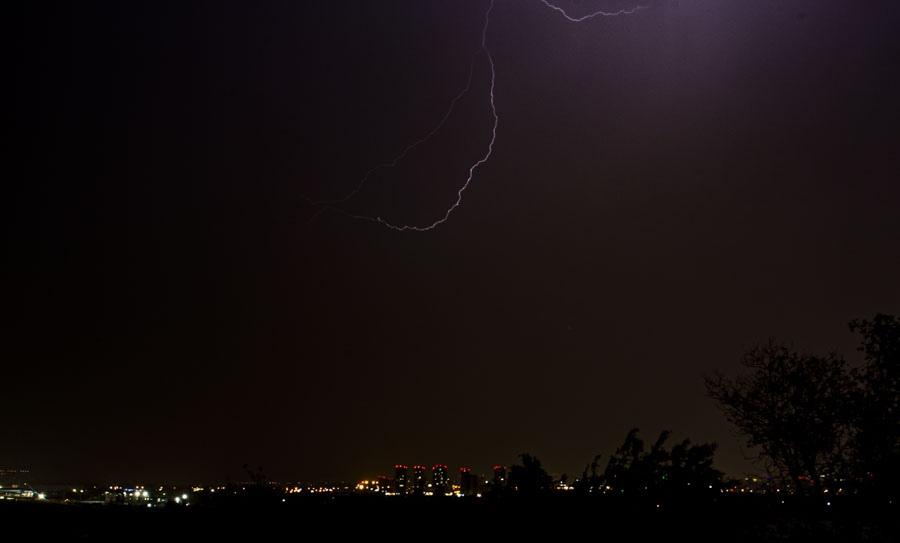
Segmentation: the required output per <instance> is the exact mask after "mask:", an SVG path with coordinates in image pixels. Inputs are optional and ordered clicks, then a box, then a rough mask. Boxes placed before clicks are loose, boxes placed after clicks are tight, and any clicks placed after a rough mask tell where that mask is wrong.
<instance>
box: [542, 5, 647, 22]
mask: <svg viewBox="0 0 900 543" xmlns="http://www.w3.org/2000/svg"><path fill="white" fill-rule="evenodd" d="M540 2H541V3H542V4H544V5H545V6H547V7H548V8H550V9H552V10H553V11H556V12H558V13H559V14H560V15H562V16H563V17H564V18H565V19H566V20H567V21H570V22H573V23H580V22H582V21H587V20H588V19H593V18H594V17H619V16H621V15H634V14H635V13H637V12H639V11H641V10H643V9H648V8H649V6H635V7H633V8H629V9H620V10H619V11H602V10H599V11H595V12H593V13H588V14H587V15H582V16H581V17H572V16H571V15H569V14H568V13H567V12H566V10H564V9H563V8H561V7H559V6H557V5H556V4H553V3H551V2H548V1H547V0H540Z"/></svg>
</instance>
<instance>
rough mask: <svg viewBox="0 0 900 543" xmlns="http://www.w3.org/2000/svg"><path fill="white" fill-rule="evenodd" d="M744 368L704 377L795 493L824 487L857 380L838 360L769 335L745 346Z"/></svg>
mask: <svg viewBox="0 0 900 543" xmlns="http://www.w3.org/2000/svg"><path fill="white" fill-rule="evenodd" d="M741 364H742V365H743V366H744V367H745V368H747V369H749V370H751V371H750V373H749V374H744V375H739V376H737V377H735V378H731V379H729V378H726V377H724V376H723V375H721V374H715V375H712V376H708V377H706V378H705V384H706V390H707V393H708V395H709V396H710V397H711V398H712V399H713V400H715V402H716V404H717V405H718V407H719V408H720V409H721V410H722V412H723V413H724V414H725V417H726V418H727V419H728V420H729V421H730V422H731V423H732V424H734V425H735V426H736V427H737V428H738V429H739V430H740V431H741V433H743V434H744V436H745V437H746V443H747V445H748V446H750V447H752V448H755V449H756V450H758V451H759V455H758V457H757V458H758V459H759V460H761V461H763V464H764V465H765V467H766V469H767V471H769V472H770V473H772V474H773V475H775V476H777V477H779V478H780V479H781V480H782V482H789V483H791V484H792V485H793V486H794V488H796V489H797V491H798V492H801V493H806V492H808V491H810V490H812V491H814V492H815V493H817V494H818V493H819V492H820V491H821V485H822V482H823V481H822V479H823V478H825V477H834V476H835V475H837V474H838V473H841V472H842V471H843V468H844V467H845V460H846V452H847V447H848V441H849V437H850V436H849V429H848V428H849V426H848V423H849V419H850V415H851V413H852V408H851V406H850V400H851V398H852V397H853V390H854V384H853V381H852V378H851V374H850V371H849V369H848V367H847V364H846V362H845V361H844V359H843V358H841V357H839V356H837V355H835V354H829V355H828V356H825V357H818V356H813V355H809V354H803V353H799V352H796V351H794V350H793V349H792V348H791V347H789V346H788V345H785V344H780V343H776V342H774V341H771V340H770V341H769V342H768V343H767V344H764V345H760V346H756V347H753V348H751V349H750V350H748V351H747V352H746V353H745V354H744V357H743V360H742V361H741Z"/></svg>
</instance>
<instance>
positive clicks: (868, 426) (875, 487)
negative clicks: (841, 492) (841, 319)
mask: <svg viewBox="0 0 900 543" xmlns="http://www.w3.org/2000/svg"><path fill="white" fill-rule="evenodd" d="M850 330H851V331H853V332H857V333H859V334H860V335H861V336H862V337H861V339H860V345H859V347H858V349H857V350H859V351H861V352H862V353H863V354H864V357H865V364H864V365H863V367H862V368H861V369H860V370H859V371H858V372H857V373H856V378H857V382H858V383H859V390H858V392H857V396H856V398H855V400H856V401H855V410H854V415H855V418H854V421H853V422H854V426H855V428H854V442H853V445H854V447H853V454H852V460H853V467H854V470H853V472H854V473H853V474H854V475H855V476H856V478H857V479H858V480H859V481H860V483H861V485H860V486H861V489H862V490H863V491H864V492H870V493H874V494H878V495H882V496H892V497H894V498H896V497H897V487H898V485H900V321H898V319H897V318H896V317H894V316H892V315H884V314H877V315H875V317H874V318H873V319H872V320H871V321H870V320H853V321H851V322H850Z"/></svg>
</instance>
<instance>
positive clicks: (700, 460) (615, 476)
mask: <svg viewBox="0 0 900 543" xmlns="http://www.w3.org/2000/svg"><path fill="white" fill-rule="evenodd" d="M670 435H671V432H669V431H668V430H664V431H662V432H660V434H659V437H658V438H657V439H656V441H655V442H654V443H653V445H652V446H651V447H650V450H649V451H647V452H646V453H645V452H644V449H645V447H644V442H643V440H642V439H640V438H639V437H638V429H637V428H632V429H631V430H630V431H629V432H628V434H627V435H626V436H625V441H624V442H623V443H622V445H621V446H620V447H619V448H618V449H616V452H615V453H614V454H613V455H612V456H610V459H609V462H608V463H607V466H606V471H605V472H604V473H603V476H602V478H600V484H602V485H605V486H606V487H608V488H609V490H610V491H611V492H612V493H613V494H617V495H625V496H652V497H661V498H664V497H673V496H686V495H693V496H696V495H700V494H705V495H709V494H710V493H709V492H708V491H709V490H714V491H718V489H719V488H720V486H721V482H722V476H723V474H722V472H720V471H718V470H717V469H715V468H714V467H713V456H714V454H715V451H716V444H715V443H703V444H700V445H691V441H690V440H689V439H685V440H683V441H681V442H680V443H678V444H676V445H675V446H674V447H672V449H671V450H667V449H666V442H667V441H668V439H669V436H670ZM595 463H596V458H595ZM597 482H598V481H597V480H596V479H594V480H592V484H596V483H597Z"/></svg>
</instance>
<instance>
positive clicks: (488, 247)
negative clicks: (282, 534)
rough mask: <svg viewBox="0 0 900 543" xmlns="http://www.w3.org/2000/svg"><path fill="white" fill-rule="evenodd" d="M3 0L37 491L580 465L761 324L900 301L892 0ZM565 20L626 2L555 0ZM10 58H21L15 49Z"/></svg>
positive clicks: (805, 339) (10, 168) (25, 440)
mask: <svg viewBox="0 0 900 543" xmlns="http://www.w3.org/2000/svg"><path fill="white" fill-rule="evenodd" d="M15 4H16V5H9V6H6V7H5V8H4V10H5V11H6V14H5V16H4V17H3V26H4V27H5V28H4V34H5V35H6V39H7V40H10V41H11V43H10V44H8V45H7V46H6V47H4V49H5V50H6V51H5V53H6V55H8V56H9V57H11V58H10V59H8V61H7V62H6V65H7V68H6V71H7V73H8V74H9V75H8V79H6V83H5V85H6V87H7V88H12V90H13V97H12V98H7V101H6V108H7V109H8V110H11V111H10V112H9V113H11V123H8V124H7V126H8V127H11V133H12V136H13V142H12V144H11V145H9V144H7V147H6V152H7V157H6V161H5V162H6V168H5V169H6V175H4V176H3V177H4V178H5V183H4V185H5V187H6V188H5V192H6V197H5V198H3V203H4V205H3V208H4V231H5V236H4V240H5V243H4V245H5V248H4V253H5V258H4V261H5V265H4V266H3V267H4V280H3V288H2V303H0V305H2V307H3V313H4V314H5V317H6V318H5V320H6V321H7V324H5V325H4V326H3V337H2V342H0V345H2V346H0V359H2V360H3V366H2V375H3V377H2V387H0V390H2V393H3V400H2V408H0V466H9V467H24V468H28V469H30V470H31V472H32V478H33V480H35V481H44V482H52V481H78V480H98V481H106V480H129V481H161V480H166V481H179V482H191V481H206V480H224V479H225V478H226V477H232V478H240V476H241V465H242V464H244V463H249V464H252V465H254V466H255V465H261V466H263V468H264V470H265V472H266V474H267V475H269V477H271V478H273V479H279V480H326V479H327V480H330V479H350V480H353V479H356V478H361V477H364V476H374V475H377V474H379V473H386V472H389V471H390V466H391V465H393V464H394V463H397V462H404V463H410V464H412V463H427V464H431V463H439V462H440V463H446V464H448V465H450V466H451V468H452V469H455V467H456V466H460V465H469V466H472V467H473V468H474V469H475V470H476V471H481V472H486V471H487V470H488V468H489V466H490V465H491V464H494V463H502V464H509V463H512V462H514V461H515V460H516V455H517V454H518V453H521V452H531V453H534V454H536V455H537V456H538V457H539V458H541V460H542V461H543V462H544V464H545V465H546V466H547V467H548V469H549V470H550V471H552V472H554V473H556V474H560V473H562V472H567V473H569V474H570V476H573V475H576V474H578V473H580V471H581V469H582V468H583V466H584V464H585V463H587V462H590V460H591V458H592V457H593V455H594V454H596V453H598V452H603V453H604V455H608V454H609V453H610V452H612V451H613V450H614V449H615V447H616V446H617V445H618V444H619V443H620V442H621V440H622V439H623V438H624V436H625V433H626V432H627V430H628V429H629V428H631V427H632V426H638V427H640V428H641V429H642V435H643V436H644V437H645V438H648V439H652V438H653V437H655V434H656V433H658V432H659V431H660V430H662V429H671V430H673V431H674V432H675V437H676V438H683V437H691V438H692V439H693V440H694V441H711V440H715V441H718V442H719V443H720V451H719V455H718V457H717V461H718V465H719V467H720V468H721V469H723V470H725V471H727V472H729V473H730V474H733V475H739V474H740V473H741V472H742V471H743V470H746V469H748V468H749V464H748V463H747V462H746V461H744V460H743V459H742V453H741V449H740V447H739V445H740V440H739V438H738V437H736V436H735V435H734V433H733V430H732V429H731V428H730V427H729V426H728V424H727V422H726V421H725V420H724V418H723V417H722V416H721V414H720V413H719V412H718V411H716V409H715V407H714V405H713V403H712V402H711V401H710V400H709V399H707V398H706V397H705V396H704V389H703V382H702V375H703V374H704V372H710V371H714V370H721V371H725V372H732V371H734V370H736V369H737V365H738V362H739V359H740V354H741V352H742V351H743V350H744V349H745V348H746V347H747V346H749V345H750V344H752V343H754V342H757V341H763V340H766V339H767V338H769V337H776V338H779V339H785V340H793V341H795V342H796V344H797V346H798V347H800V348H802V349H808V350H812V351H817V352H826V351H828V350H830V349H837V350H839V351H841V352H843V353H845V354H847V355H848V357H851V358H852V359H854V360H855V359H856V353H855V352H854V347H855V337H854V336H853V335H851V334H850V332H849V331H848V330H847V321H848V320H849V319H851V318H854V317H865V316H872V315H873V314H874V313H875V312H879V311H880V312H888V313H895V314H896V313H898V312H900V280H898V278H900V212H898V210H900V132H898V127H900V101H898V97H900V32H898V29H900V9H898V7H897V5H896V4H897V3H896V1H895V0H891V1H871V2H857V1H854V0H778V1H776V0H755V1H752V2H751V1H740V0H672V1H664V0H660V1H652V0H651V1H650V3H649V4H648V5H649V6H650V9H647V10H644V11H641V12H639V13H638V14H636V15H632V16H624V17H615V18H595V19H591V20H589V21H585V22H582V23H572V22H569V21H566V20H565V19H564V18H563V17H561V16H560V15H559V14H558V13H556V12H553V11H552V10H550V9H548V8H547V7H546V6H544V5H543V4H541V2H540V1H538V0H496V5H495V7H494V9H493V12H492V14H491V23H490V26H489V29H488V33H487V42H486V44H487V47H488V48H489V50H490V52H491V54H492V56H493V59H494V62H495V68H496V82H495V96H496V110H497V115H498V118H499V123H498V128H497V139H496V142H495V145H494V148H493V153H492V155H491V158H490V160H489V161H488V162H486V163H485V164H483V165H481V166H480V167H479V168H478V169H477V170H476V171H475V175H474V178H473V180H472V183H471V185H470V186H469V188H468V190H467V191H466V192H465V193H464V194H463V200H462V204H461V205H460V207H458V208H457V209H456V210H455V211H454V212H453V213H452V214H451V215H450V218H449V220H448V221H447V222H446V223H444V224H441V225H440V226H439V227H437V228H436V229H434V230H433V231H430V232H425V233H419V232H395V231H392V230H390V229H387V228H385V227H384V226H382V225H379V224H376V223H373V222H368V221H361V220H354V219H352V218H348V217H347V216H345V215H343V214H341V213H338V212H335V211H333V210H325V211H324V212H319V211H321V210H319V209H318V208H317V207H314V206H310V205H309V204H308V201H309V199H313V200H319V199H337V198H341V197H342V196H344V195H345V194H347V193H348V192H349V191H350V190H352V188H353V187H354V186H356V184H357V183H358V182H359V180H360V179H361V178H362V176H363V175H365V173H366V171H367V170H369V169H370V168H371V167H373V166H375V165H377V164H379V163H382V162H385V161H390V160H391V159H392V158H393V157H394V156H396V155H397V154H398V153H399V152H400V151H402V150H403V148H404V147H405V146H406V145H407V144H409V143H410V142H412V141H414V140H416V139H417V138H419V137H421V136H423V135H425V134H427V133H428V132H429V131H430V130H431V129H432V128H433V127H434V126H435V125H436V123H437V122H438V121H439V120H440V118H441V116H442V115H443V114H444V112H445V111H446V109H447V107H448V105H449V103H450V101H451V100H452V99H453V97H454V96H456V95H457V94H458V93H459V92H460V91H461V90H462V89H463V87H464V86H465V84H466V80H467V78H468V75H469V70H470V67H471V66H472V65H473V64H472V62H473V61H474V63H475V64H474V71H473V72H472V85H471V89H470V92H469V93H468V94H466V95H465V96H464V97H463V98H462V99H461V100H460V101H459V102H458V103H457V107H456V109H455V110H454V112H453V114H452V116H451V117H450V118H449V119H448V121H447V123H446V125H445V126H443V128H442V130H441V131H440V132H438V133H437V134H436V136H435V137H434V138H432V139H431V140H429V141H428V142H427V143H425V144H423V145H421V146H420V147H418V148H417V149H415V150H414V151H413V152H412V153H410V155H409V157H408V158H407V159H406V160H405V161H403V162H401V163H400V164H399V166H398V167H397V168H394V169H388V170H382V171H379V172H377V174H376V175H373V176H372V177H371V178H370V179H369V180H368V181H367V182H366V184H365V185H364V186H363V188H362V190H361V191H360V192H359V194H358V195H356V197H355V198H353V199H352V200H350V201H348V202H347V203H345V204H342V205H341V206H342V208H343V209H344V210H345V211H346V212H347V213H350V214H358V215H367V216H373V217H377V216H381V217H384V218H386V219H390V220H391V221H393V222H397V223H410V224H423V223H430V222H432V221H434V220H435V219H437V218H439V217H440V216H442V215H443V213H444V212H445V210H446V209H447V208H448V207H449V205H450V204H452V203H453V201H454V200H455V198H456V191H457V190H458V189H459V187H460V185H461V183H462V182H464V181H465V178H466V173H467V171H468V168H469V167H470V166H471V165H472V164H473V163H474V162H475V161H477V160H478V159H479V158H480V157H481V156H482V155H483V154H484V153H485V149H486V147H487V145H488V143H489V140H490V136H491V122H492V117H491V110H490V102H489V95H488V93H489V83H490V66H489V64H488V62H487V57H486V56H485V55H484V53H483V52H481V53H480V54H479V50H480V41H481V32H482V28H483V24H484V18H485V12H486V10H487V8H488V5H489V1H488V0H471V1H455V0H454V1H452V2H451V1H450V0H443V1H440V0H428V1H423V0H404V1H391V2H381V1H378V2H376V1H364V0H358V1H357V0H353V1H341V2H334V1H325V0H320V1H303V2H289V1H271V2H261V3H252V2H243V3H239V2H219V1H209V2H190V3H186V2H180V1H178V2H175V1H173V2H157V1H154V2H149V1H148V2H71V3H59V4H56V3H51V2H35V1H27V2H26V1H23V2H17V3H15ZM559 5H560V6H563V7H565V8H566V9H567V10H569V11H570V12H571V13H573V14H584V13H589V12H591V11H593V10H595V9H601V8H602V9H607V10H609V11H614V10H618V9H621V8H627V7H631V4H628V3H624V2H619V1H618V0H583V1H581V2H573V1H566V0H560V2H559ZM10 72H11V73H10Z"/></svg>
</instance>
